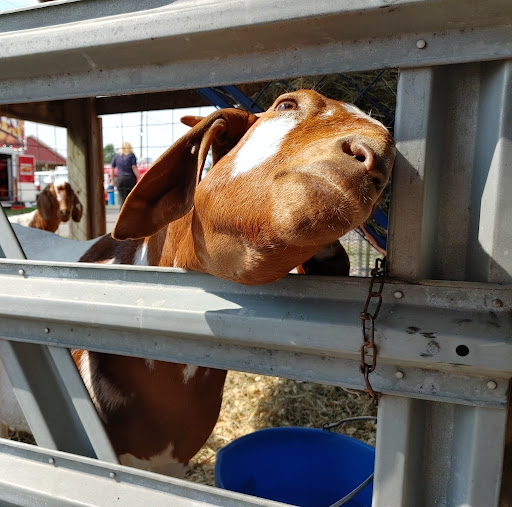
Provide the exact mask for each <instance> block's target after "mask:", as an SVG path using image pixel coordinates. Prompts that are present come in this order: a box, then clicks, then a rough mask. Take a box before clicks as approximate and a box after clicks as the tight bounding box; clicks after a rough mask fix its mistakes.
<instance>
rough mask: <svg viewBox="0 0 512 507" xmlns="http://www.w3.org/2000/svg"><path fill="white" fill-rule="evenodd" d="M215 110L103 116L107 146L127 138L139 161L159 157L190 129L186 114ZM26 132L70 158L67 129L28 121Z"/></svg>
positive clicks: (17, 3)
mask: <svg viewBox="0 0 512 507" xmlns="http://www.w3.org/2000/svg"><path fill="white" fill-rule="evenodd" d="M120 1H121V0H120ZM38 4H39V2H38V1H37V0H0V12H1V11H5V10H10V9H19V8H23V7H30V6H34V5H38ZM214 110H215V108H213V107H201V108H187V109H177V110H174V111H172V110H164V111H143V112H136V113H124V114H113V115H106V116H102V117H101V118H102V121H103V146H106V145H107V144H113V145H114V148H116V149H118V148H120V147H121V144H122V143H123V142H124V141H128V142H129V143H130V144H131V145H132V147H133V151H134V153H135V155H136V157H137V159H138V160H139V161H142V160H143V159H148V158H149V159H150V160H151V161H155V160H156V159H157V158H158V157H159V156H160V155H161V154H162V153H163V152H164V151H165V150H166V149H167V148H168V147H169V146H170V145H171V144H172V143H173V142H174V141H175V140H176V139H178V138H179V137H180V136H181V135H183V134H184V133H185V132H187V130H188V129H189V127H186V126H185V125H183V124H181V123H180V118H181V117H182V116H185V115H199V116H206V115H208V114H210V112H212V111H214ZM25 135H26V136H34V137H37V138H38V139H39V140H41V141H43V142H44V143H45V144H47V145H48V146H49V147H50V148H52V149H53V150H55V151H57V152H58V153H59V154H60V155H62V156H63V157H64V158H66V156H67V134H66V129H64V128H59V127H51V126H48V125H42V124H38V123H33V122H29V121H27V122H25Z"/></svg>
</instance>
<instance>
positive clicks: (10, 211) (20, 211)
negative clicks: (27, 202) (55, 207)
mask: <svg viewBox="0 0 512 507" xmlns="http://www.w3.org/2000/svg"><path fill="white" fill-rule="evenodd" d="M35 209H37V206H33V207H32V208H22V209H6V208H4V211H5V214H6V215H7V216H8V217H9V216H14V215H23V213H30V212H31V211H34V210H35Z"/></svg>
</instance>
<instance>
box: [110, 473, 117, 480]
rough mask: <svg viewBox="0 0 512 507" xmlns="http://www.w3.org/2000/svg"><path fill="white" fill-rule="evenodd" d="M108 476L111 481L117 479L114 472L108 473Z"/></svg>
mask: <svg viewBox="0 0 512 507" xmlns="http://www.w3.org/2000/svg"><path fill="white" fill-rule="evenodd" d="M108 476H109V477H110V478H111V479H115V478H116V477H117V476H116V473H115V472H110V473H109V474H108Z"/></svg>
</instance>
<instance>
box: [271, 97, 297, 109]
mask: <svg viewBox="0 0 512 507" xmlns="http://www.w3.org/2000/svg"><path fill="white" fill-rule="evenodd" d="M288 109H297V103H296V102H295V101H294V100H283V101H282V102H279V104H277V106H276V111H286V110H288Z"/></svg>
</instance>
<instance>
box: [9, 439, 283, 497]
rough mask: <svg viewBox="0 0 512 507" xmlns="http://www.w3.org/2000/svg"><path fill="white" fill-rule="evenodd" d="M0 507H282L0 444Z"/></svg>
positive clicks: (58, 454)
mask: <svg viewBox="0 0 512 507" xmlns="http://www.w3.org/2000/svg"><path fill="white" fill-rule="evenodd" d="M0 503H1V504H2V505H21V506H27V507H33V506H34V505H52V506H53V505H57V506H63V507H64V506H69V505H76V506H78V505H81V506H83V505H94V506H98V507H99V506H104V507H111V506H112V505H117V506H120V507H122V506H126V507H131V506H133V505H150V506H151V507H159V506H162V507H163V506H165V507H167V506H169V505H172V506H173V507H185V506H187V507H191V506H196V507H199V506H205V507H206V506H215V505H216V506H221V507H251V506H254V507H255V506H261V507H279V506H284V505H285V504H282V503H278V502H273V501H270V500H264V499H261V498H255V497H251V496H247V495H241V494H239V493H233V492H231V491H225V490H220V489H214V488H211V487H209V486H204V485H201V484H193V483H190V482H186V481H183V480H179V479H175V478H171V477H167V476H164V475H160V474H154V473H150V472H146V471H143V470H136V469H133V468H129V467H125V466H121V465H116V464H112V463H105V462H103V461H99V460H93V459H89V458H84V457H81V456H73V455H71V454H66V453H63V452H58V451H51V450H49V449H40V448H37V447H34V446H31V445H28V444H22V443H20V442H11V441H7V440H2V441H1V442H0Z"/></svg>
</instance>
